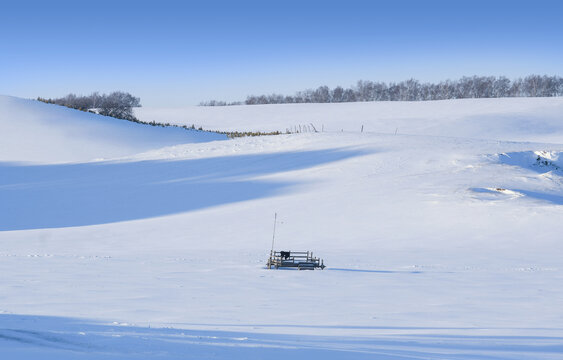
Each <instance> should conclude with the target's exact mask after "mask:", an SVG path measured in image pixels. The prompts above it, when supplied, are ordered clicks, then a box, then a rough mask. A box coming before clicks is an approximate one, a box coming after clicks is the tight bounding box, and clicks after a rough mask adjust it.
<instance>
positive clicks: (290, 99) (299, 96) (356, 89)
mask: <svg viewBox="0 0 563 360" xmlns="http://www.w3.org/2000/svg"><path fill="white" fill-rule="evenodd" d="M562 95H563V78H562V77H560V76H547V75H543V76H542V75H530V76H526V77H524V78H518V79H515V80H510V79H508V78H507V77H504V76H499V77H496V76H466V77H462V78H461V79H458V80H446V81H442V82H439V83H421V82H419V81H418V80H415V79H409V80H406V81H401V82H398V83H395V82H391V83H385V82H373V81H362V80H360V81H358V82H357V83H356V85H355V86H352V87H350V88H346V89H345V88H342V87H341V86H337V87H335V88H333V89H331V88H329V87H328V86H320V87H319V88H317V89H308V90H305V91H299V92H297V93H295V95H293V96H291V95H290V96H287V95H280V94H271V95H250V96H248V97H247V99H246V101H245V102H244V104H246V105H255V104H288V103H338V102H354V101H423V100H446V99H468V98H499V97H539V96H542V97H550V96H562ZM239 104H242V102H233V103H226V102H224V101H223V102H222V101H213V100H212V101H208V102H202V103H201V104H200V105H204V106H224V105H239Z"/></svg>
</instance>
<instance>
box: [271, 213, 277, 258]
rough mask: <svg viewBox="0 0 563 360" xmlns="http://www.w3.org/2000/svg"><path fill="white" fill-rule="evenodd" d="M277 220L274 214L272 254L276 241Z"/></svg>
mask: <svg viewBox="0 0 563 360" xmlns="http://www.w3.org/2000/svg"><path fill="white" fill-rule="evenodd" d="M277 220H278V213H274V233H273V234H272V252H271V254H272V255H273V254H274V240H275V239H276V222H277Z"/></svg>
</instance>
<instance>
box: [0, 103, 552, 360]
mask: <svg viewBox="0 0 563 360" xmlns="http://www.w3.org/2000/svg"><path fill="white" fill-rule="evenodd" d="M561 104H562V101H561V99H484V100H470V101H440V102H428V103H402V104H401V103H393V104H340V105H341V107H342V109H344V108H346V109H348V110H347V111H348V114H349V115H347V116H344V114H345V113H346V111H344V110H334V109H340V108H339V107H338V106H333V105H330V104H328V105H300V106H298V105H291V106H287V107H286V106H272V107H268V106H262V107H261V106H256V107H239V108H237V107H232V108H197V111H201V114H203V115H202V119H203V116H204V117H205V119H207V120H205V121H203V120H202V122H201V123H200V124H201V125H203V126H204V127H214V126H212V125H214V124H215V126H216V127H217V128H219V127H220V128H222V129H236V130H246V129H267V130H271V129H276V128H275V127H274V128H263V127H262V126H263V125H262V116H258V115H259V113H260V111H262V112H263V117H264V118H268V116H270V115H271V114H273V113H276V112H279V113H283V112H284V111H286V110H284V109H290V110H291V113H294V114H295V116H296V118H295V121H294V124H299V123H308V122H312V121H304V120H305V119H312V118H315V117H317V116H321V115H319V114H325V115H324V116H326V117H327V118H328V117H330V116H331V115H330V114H336V113H338V112H340V115H338V116H337V115H334V117H332V118H331V120H330V121H331V122H329V121H328V120H327V121H326V123H324V124H325V132H319V133H304V134H290V135H281V136H265V137H254V138H239V139H235V140H228V141H214V142H203V143H189V144H179V145H173V146H167V147H161V148H158V149H155V148H154V147H152V145H151V146H148V145H147V146H146V148H147V150H142V151H143V152H142V153H137V154H132V155H129V156H125V157H120V158H119V159H118V160H108V161H98V162H76V163H72V164H61V163H59V161H56V159H51V162H48V161H46V162H44V163H42V164H20V163H15V162H13V161H11V160H10V159H8V158H9V154H8V155H6V159H5V160H4V162H3V163H1V164H0V174H1V176H0V199H2V201H1V202H0V214H1V215H2V216H1V218H0V229H2V230H3V231H0V244H2V246H1V247H0V273H1V274H2V280H0V348H1V349H2V351H3V352H4V353H5V354H7V356H8V357H11V358H37V357H38V356H40V357H41V358H53V359H54V358H56V359H72V358H77V357H80V358H85V359H125V358H147V357H163V358H178V359H179V358H194V359H201V358H217V359H264V358H270V359H286V358H295V359H310V358H316V357H319V358H325V359H374V358H375V359H421V358H422V359H467V358H475V359H523V358H529V359H556V358H558V357H560V356H561V353H563V346H562V345H561V344H563V310H562V309H563V286H562V285H561V284H563V267H562V266H561V257H562V255H563V242H562V241H561V234H560V229H559V226H558V225H559V219H561V218H563V207H562V205H563V170H561V166H562V165H563V164H561V161H560V156H561V152H562V151H563V137H561V134H563V131H562V130H563V124H560V123H559V122H557V121H556V120H557V119H558V118H561V117H562V116H563V110H562V107H561ZM340 105H339V106H340ZM462 105H463V106H462ZM367 108H371V109H378V111H377V112H374V114H373V120H372V122H370V123H367V121H366V123H365V130H364V133H360V131H359V128H358V126H356V125H358V124H360V123H361V122H362V121H365V120H366V119H368V117H369V114H370V111H371V110H370V111H368V110H366V109H367ZM415 108H418V109H419V110H420V111H418V115H416V113H417V111H415V110H416V109H415ZM45 109H47V108H45ZM236 109H246V110H244V111H248V112H251V111H252V112H256V115H255V116H252V117H251V116H248V117H245V119H246V120H244V121H246V122H245V123H243V124H244V126H245V127H248V128H245V127H239V126H235V122H234V120H231V117H230V115H229V116H228V119H225V118H223V116H226V115H225V114H228V112H229V111H243V110H236ZM421 109H425V110H424V111H422V110H421ZM486 109H488V110H486ZM206 111H208V113H206ZM401 112H402V114H403V115H400V113H401ZM221 114H222V115H221ZM360 114H363V115H360ZM408 114H411V115H408ZM456 114H457V115H456ZM515 114H520V115H518V116H517V115H515ZM407 115H408V116H407ZM356 116H364V118H362V119H360V120H358V119H357V118H356ZM233 117H234V115H233ZM234 118H236V117H234ZM280 119H281V118H280ZM378 119H379V120H378ZM523 119H524V120H526V119H527V120H526V121H524V120H523ZM144 120H149V121H150V120H152V119H144ZM157 120H158V119H157ZM168 120H170V119H168V118H167V119H166V121H168ZM291 120H292V118H291V117H290V115H289V112H288V114H286V115H284V118H283V119H281V120H278V122H277V124H278V125H276V126H283V127H285V126H286V125H285V124H286V123H287V124H289V123H290V121H291ZM241 121H242V120H241ZM355 121H357V123H355V124H356V125H354V126H350V127H348V126H349V124H351V122H355ZM396 123H401V124H402V125H401V129H402V128H411V129H418V130H416V131H414V130H413V131H406V130H405V131H401V129H399V131H398V132H397V134H396V135H395V128H396V127H397V125H396ZM409 124H410V125H409ZM422 124H424V125H422ZM190 125H191V123H190ZM196 125H199V123H196ZM378 126H379V127H378ZM342 128H344V129H345V131H343V132H342V131H341V129H342ZM387 128H389V129H388V130H385V131H384V129H387ZM149 129H154V128H150V127H149ZM448 129H449V130H448ZM491 129H496V130H494V131H493V130H491ZM547 129H549V131H548V130H547ZM333 130H335V131H333ZM346 130H347V131H346ZM375 130H377V132H376V131H375ZM27 131H28V132H31V133H35V132H36V131H37V132H39V131H41V128H37V129H35V130H34V128H33V127H32V126H28V128H27ZM155 131H156V129H155ZM35 135H37V134H35ZM3 136H5V135H3ZM526 136H527V137H526ZM503 139H510V140H512V141H504V140H503ZM559 139H561V140H559ZM532 141H533V142H532ZM14 144H16V145H17V143H14ZM141 145H143V143H142V142H141ZM21 146H22V148H24V146H25V145H23V144H22V145H21ZM141 147H143V146H141ZM148 148H151V149H150V150H149V149H148ZM15 149H16V148H14V153H15V155H13V156H14V159H13V160H19V159H18V156H17V152H16V151H15ZM24 150H25V149H23V150H22V151H24ZM120 156H121V155H120ZM274 212H277V213H278V220H279V221H278V223H277V230H276V239H275V241H276V243H275V247H276V249H279V250H311V251H314V253H315V255H317V256H320V257H322V258H323V259H324V261H325V264H326V265H328V268H327V269H325V270H323V271H309V272H308V271H283V270H277V271H276V270H267V269H265V267H264V265H265V261H266V259H267V254H268V252H269V251H270V247H271V241H272V225H273V216H274Z"/></svg>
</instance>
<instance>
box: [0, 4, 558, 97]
mask: <svg viewBox="0 0 563 360" xmlns="http://www.w3.org/2000/svg"><path fill="white" fill-rule="evenodd" d="M531 73H538V74H550V75H554V74H557V75H563V1H541V0H536V1H516V0H513V1H504V0H496V1H495V0H488V1H481V0H472V1H462V0H459V1H455V0H450V1H438V0H436V1H432V0H427V1H424V0H419V1H414V0H412V1H408V0H395V1H375V0H373V1H359V0H347V1H331V0H324V1H306V0H302V1H293V0H286V1H265V0H263V1H213V0H211V1H167V0H160V1H119V0H113V1H88V2H86V1H57V0H52V1H23V0H20V1H16V0H12V1H9V0H7V1H3V2H2V6H1V9H0V94H6V95H14V96H21V97H31V98H34V97H37V96H42V97H57V96H62V95H65V94H67V93H69V92H74V93H78V94H89V93H91V92H93V91H100V92H109V91H113V90H124V91H129V92H131V93H133V94H134V95H136V96H140V97H141V102H142V104H144V105H146V106H185V105H193V104H197V103H198V102H199V101H201V100H209V99H220V100H228V101H232V100H244V99H245V98H246V96H247V95H249V94H262V93H272V92H277V93H284V94H293V93H294V92H295V91H298V90H303V89H306V88H315V87H318V86H320V85H328V86H331V87H334V86H336V85H342V86H345V87H347V86H350V85H352V84H354V83H355V82H356V81H357V80H359V79H364V80H374V81H375V80H381V81H400V80H404V79H408V78H411V77H414V78H417V79H419V80H421V81H440V80H445V79H448V78H451V79H453V78H458V77H461V76H464V75H474V74H477V75H505V76H508V77H509V78H514V77H519V76H524V75H527V74H531Z"/></svg>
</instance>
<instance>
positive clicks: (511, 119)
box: [135, 97, 563, 142]
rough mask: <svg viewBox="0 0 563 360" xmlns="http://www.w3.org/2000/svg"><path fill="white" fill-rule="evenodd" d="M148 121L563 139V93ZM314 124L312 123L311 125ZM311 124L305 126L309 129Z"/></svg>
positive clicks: (247, 109) (238, 111)
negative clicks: (550, 96) (555, 95)
mask: <svg viewBox="0 0 563 360" xmlns="http://www.w3.org/2000/svg"><path fill="white" fill-rule="evenodd" d="M135 111H136V114H137V116H138V117H139V118H140V119H142V120H145V121H153V120H154V121H157V122H164V123H166V122H168V123H174V124H181V125H189V126H191V125H192V124H194V125H195V126H196V127H199V126H202V127H203V128H204V129H209V130H228V131H237V130H239V131H240V130H241V129H244V130H247V131H250V130H252V131H276V130H277V131H282V132H286V131H287V130H289V131H290V132H297V131H299V129H300V127H301V132H305V131H307V130H311V129H312V127H314V128H315V129H317V130H318V131H321V130H322V129H324V130H325V131H331V132H335V131H345V132H346V131H352V132H359V131H360V130H361V129H362V126H363V127H364V131H365V132H378V133H384V134H395V133H399V134H408V135H434V136H456V137H466V138H477V139H493V140H515V141H547V142H561V141H562V140H561V139H563V125H562V124H563V118H562V114H563V97H553V98H501V99H460V100H441V101H412V102H403V101H379V102H362V103H335V104H281V105H248V106H244V105H241V106H216V107H206V106H190V107H186V108H165V109H162V108H150V107H149V108H145V107H142V108H138V109H136V110H135ZM311 125H312V127H311ZM306 128H307V129H306Z"/></svg>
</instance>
